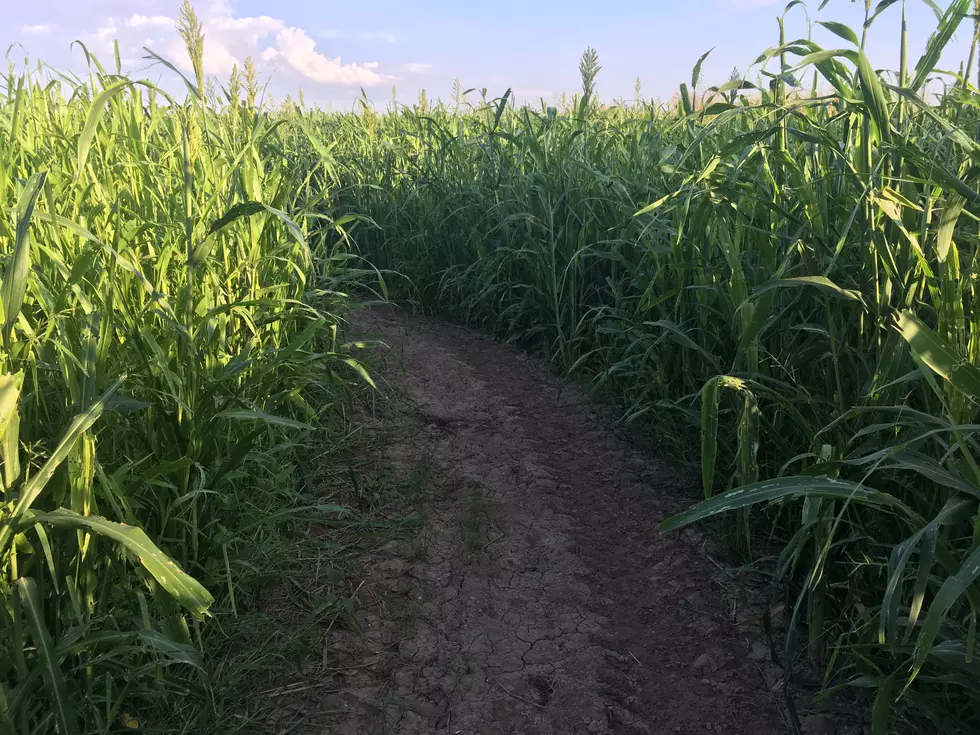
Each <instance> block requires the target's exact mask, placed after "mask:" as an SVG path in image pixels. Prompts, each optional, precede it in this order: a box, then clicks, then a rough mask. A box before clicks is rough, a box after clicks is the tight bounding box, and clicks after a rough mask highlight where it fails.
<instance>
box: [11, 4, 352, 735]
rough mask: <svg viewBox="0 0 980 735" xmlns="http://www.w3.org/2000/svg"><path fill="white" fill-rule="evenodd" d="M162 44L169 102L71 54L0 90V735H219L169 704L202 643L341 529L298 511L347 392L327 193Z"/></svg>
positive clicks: (251, 96)
mask: <svg viewBox="0 0 980 735" xmlns="http://www.w3.org/2000/svg"><path fill="white" fill-rule="evenodd" d="M179 30H180V32H181V35H182V36H183V38H184V41H185V42H186V44H187V48H188V51H189V55H190V58H191V59H192V60H193V65H194V74H193V75H191V76H189V77H183V76H182V75H180V72H179V71H178V70H177V69H176V68H175V67H173V66H171V64H170V62H168V61H166V60H164V59H161V58H159V57H157V58H155V59H151V61H153V62H155V63H157V64H158V65H162V66H158V68H163V70H164V72H165V74H167V75H170V76H171V77H172V78H173V79H174V80H176V81H177V83H178V84H180V85H181V86H185V87H186V90H185V94H183V95H181V96H180V97H179V98H178V97H172V96H169V95H168V94H167V93H166V92H165V91H163V90H162V89H160V88H158V87H157V86H155V85H154V84H151V83H149V82H146V81H140V80H137V79H133V78H128V77H126V76H123V75H121V74H120V73H119V68H118V64H119V55H118V50H117V53H116V59H115V66H111V65H107V66H103V65H102V64H100V62H99V60H98V59H96V58H95V57H93V56H90V55H89V54H88V51H87V50H85V49H84V47H82V48H81V50H82V52H84V54H85V56H86V58H87V62H88V63H87V66H88V74H87V75H86V76H84V77H76V76H73V75H70V74H67V73H66V74H62V73H59V72H57V71H52V70H50V69H48V68H46V67H42V66H41V65H38V67H37V70H33V69H27V70H24V71H14V70H13V67H12V68H11V71H10V72H9V73H8V74H7V75H6V76H4V77H3V81H2V84H0V203H2V205H3V212H2V216H0V253H2V256H0V257H2V271H3V272H2V281H0V306H2V312H0V459H2V476H0V482H2V486H0V488H2V501H0V503H2V504H0V521H2V523H0V559H2V567H0V568H2V575H0V732H3V733H17V734H23V735H27V733H53V732H57V733H60V734H61V735H72V733H76V734H77V733H81V732H86V733H88V732H109V731H115V730H116V728H117V727H120V726H122V727H137V726H139V724H140V720H139V719H138V718H136V717H134V712H135V713H139V714H140V716H142V714H143V713H146V712H153V711H154V708H156V710H155V711H156V712H157V714H158V715H160V716H159V717H157V718H155V719H154V718H151V723H154V724H155V725H156V726H161V725H167V726H170V728H171V730H168V731H175V730H177V729H179V728H180V726H181V724H180V723H181V720H182V717H183V716H182V715H179V714H178V710H179V708H180V707H187V708H188V709H189V710H190V711H191V714H190V715H189V716H188V717H187V718H184V719H185V720H186V721H185V725H184V726H185V727H189V728H190V729H189V730H187V731H193V732H206V731H214V732H222V733H227V732H232V731H236V730H237V729H238V727H239V725H240V722H239V721H238V720H229V721H225V722H220V723H214V722H208V721H206V718H205V719H204V720H202V719H200V713H201V712H207V711H208V707H207V706H200V707H197V706H196V705H194V704H193V703H194V702H198V703H200V702H206V701H207V700H208V699H209V697H211V696H212V694H213V692H212V689H211V686H212V678H211V677H210V676H209V672H210V670H211V669H212V668H213V662H210V663H209V662H207V661H205V660H204V658H203V656H202V652H208V651H212V650H214V647H213V646H210V645H209V644H208V642H207V638H208V635H209V634H211V633H215V632H216V629H215V627H214V626H215V625H217V624H219V623H220V624H221V625H225V624H228V623H230V621H232V620H233V619H234V617H236V616H237V615H238V609H237V608H236V601H237V603H238V605H239V606H240V605H241V604H242V594H243V590H247V583H248V582H249V581H250V580H251V581H255V580H262V579H264V578H265V577H266V576H268V575H269V574H270V571H271V573H273V574H274V573H275V570H269V569H268V568H263V565H267V564H268V563H269V558H270V557H269V556H268V554H267V552H269V551H270V547H269V545H270V544H272V545H273V546H275V544H276V543H278V542H277V540H276V538H277V534H278V533H279V531H280V525H279V524H281V522H282V521H283V519H284V518H287V517H289V516H290V515H291V514H303V515H305V516H307V517H308V516H311V515H318V517H323V518H327V517H332V514H335V513H336V512H338V511H340V510H341V509H340V508H337V507H334V506H331V505H326V506H323V505H321V506H313V507H308V506H302V505H301V503H302V501H303V499H304V498H305V497H306V495H304V493H303V492H301V491H300V489H299V488H301V486H302V485H303V483H305V482H306V479H307V478H306V477H305V476H304V471H303V462H300V461H299V460H300V459H301V458H303V457H309V456H311V447H315V449H316V453H317V454H319V453H327V452H329V448H330V446H331V442H332V441H335V440H337V438H338V437H339V436H341V435H342V433H343V431H344V427H343V415H344V411H345V406H346V404H347V403H348V402H349V398H350V395H351V393H352V387H353V385H354V384H355V383H356V382H357V381H360V380H361V379H362V378H361V376H359V372H362V368H360V366H359V364H358V363H356V362H355V361H354V359H353V358H352V356H351V354H352V353H351V350H352V348H351V346H350V345H347V344H345V343H343V341H342V332H341V330H340V327H341V326H342V314H343V313H344V310H345V308H346V304H347V297H346V295H345V294H344V290H343V286H344V284H345V283H346V282H347V281H348V279H349V278H350V277H351V276H352V274H353V271H351V270H350V269H349V267H348V253H347V245H346V241H345V239H344V233H343V230H342V225H343V222H335V221H333V220H331V219H330V218H329V217H328V215H327V214H326V211H327V209H326V206H325V203H324V198H325V196H326V191H328V190H329V188H330V187H329V186H328V184H329V182H330V181H331V180H332V174H331V173H330V169H329V167H328V166H327V165H325V163H324V161H323V159H321V158H320V157H319V156H318V155H316V154H315V153H314V150H315V147H314V146H313V145H311V143H310V141H309V139H308V138H306V136H305V134H304V133H303V124H302V120H299V119H298V118H299V116H298V115H294V116H293V117H292V118H291V120H288V119H285V118H284V117H282V116H276V117H278V118H279V119H274V116H272V115H270V114H269V113H268V112H266V111H263V110H261V109H260V107H259V103H258V98H259V97H260V96H261V93H262V83H261V82H260V81H259V79H258V78H257V76H256V74H255V69H254V67H252V65H251V64H246V65H245V67H244V68H243V69H242V70H241V72H240V73H239V71H238V70H236V72H235V73H234V74H233V75H232V78H231V81H230V84H229V85H228V87H227V89H221V90H220V91H219V92H217V93H216V92H215V89H217V88H216V87H214V85H213V82H211V81H209V80H207V79H206V78H205V76H204V73H203V70H202V66H203V64H202V54H203V51H202V49H203V42H204V39H203V34H202V29H201V26H200V23H199V22H198V20H197V18H196V16H195V15H194V13H193V10H192V9H191V8H190V6H189V5H187V4H185V6H184V8H183V10H182V11H181V15H180V19H179ZM168 67H169V68H168ZM222 93H223V94H222ZM273 551H274V549H273ZM214 613H220V614H218V620H219V623H215V622H214V621H213V619H211V615H212V614H214ZM222 619H223V620H224V621H225V622H224V623H221V622H220V621H221V620H222ZM220 633H221V629H220V628H219V629H218V630H217V634H218V637H219V638H220V637H221V636H220ZM141 705H142V706H141ZM195 707H196V709H195ZM134 708H135V709H134ZM211 711H214V708H213V707H212V708H211ZM195 712H197V713H198V714H195ZM234 714H235V715H236V716H238V715H245V714H246V713H244V712H235V713H234ZM195 717H197V719H194V718H195ZM243 719H244V718H243ZM187 723H189V725H188V724H187Z"/></svg>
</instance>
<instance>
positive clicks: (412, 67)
mask: <svg viewBox="0 0 980 735" xmlns="http://www.w3.org/2000/svg"><path fill="white" fill-rule="evenodd" d="M431 68H432V64H405V71H410V72H412V74H425V73H426V72H427V71H429V69H431Z"/></svg>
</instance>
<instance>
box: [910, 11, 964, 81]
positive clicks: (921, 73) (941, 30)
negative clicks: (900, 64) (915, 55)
mask: <svg viewBox="0 0 980 735" xmlns="http://www.w3.org/2000/svg"><path fill="white" fill-rule="evenodd" d="M970 2H971V0H953V1H952V2H951V3H950V4H949V7H948V8H946V12H945V14H944V15H943V17H942V19H941V20H940V21H939V27H938V28H936V31H935V32H934V33H933V34H932V35H931V36H929V41H928V42H927V43H926V50H925V51H924V52H923V54H922V56H921V57H919V61H918V63H917V64H916V65H915V72H914V74H913V75H912V80H911V81H910V82H909V89H911V90H913V91H915V92H918V91H919V89H920V88H921V87H922V85H923V84H925V83H926V79H927V78H928V76H929V75H930V74H931V73H932V71H933V69H935V68H936V64H938V63H939V59H940V58H941V57H942V55H943V51H944V50H945V49H946V46H947V45H949V42H950V41H951V40H952V38H953V35H954V34H955V33H956V29H957V28H959V25H960V21H962V20H963V18H965V17H966V15H967V13H969V12H970Z"/></svg>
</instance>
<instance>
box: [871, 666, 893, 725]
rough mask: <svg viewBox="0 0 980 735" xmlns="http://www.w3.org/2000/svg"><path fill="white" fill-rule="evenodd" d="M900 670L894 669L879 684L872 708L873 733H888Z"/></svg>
mask: <svg viewBox="0 0 980 735" xmlns="http://www.w3.org/2000/svg"><path fill="white" fill-rule="evenodd" d="M897 678H898V672H897V671H893V672H892V673H891V674H890V675H889V676H887V677H886V678H885V680H884V681H883V682H882V683H881V684H880V685H879V686H878V693H877V694H876V695H875V702H874V706H873V707H872V709H871V735H888V723H889V721H890V720H891V715H892V695H893V693H894V691H895V681H896V679H897Z"/></svg>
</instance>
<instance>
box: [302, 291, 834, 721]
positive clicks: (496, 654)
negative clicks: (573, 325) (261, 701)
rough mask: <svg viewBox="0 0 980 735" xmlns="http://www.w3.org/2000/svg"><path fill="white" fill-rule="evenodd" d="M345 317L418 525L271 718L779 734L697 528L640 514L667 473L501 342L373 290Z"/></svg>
mask: <svg viewBox="0 0 980 735" xmlns="http://www.w3.org/2000/svg"><path fill="white" fill-rule="evenodd" d="M355 326H356V328H357V331H359V332H361V333H363V334H364V335H365V336H375V337H377V338H379V339H381V340H383V341H384V342H385V343H386V344H387V345H388V346H389V347H390V353H389V354H388V357H387V358H386V359H385V360H383V362H382V364H381V369H380V374H381V378H382V379H383V388H386V389H387V390H388V392H389V393H390V394H391V396H392V403H390V404H387V405H388V409H387V410H378V411H374V412H371V411H366V412H365V415H364V416H362V417H361V420H362V421H363V422H364V423H365V424H366V425H367V427H368V429H367V430H368V432H369V434H370V435H371V436H372V437H373V441H372V442H370V445H371V447H372V448H371V449H370V450H369V454H371V455H372V456H371V457H370V459H371V461H372V462H374V463H376V465H377V466H378V467H394V468H396V470H398V471H401V472H404V473H410V472H418V468H419V467H424V472H422V474H421V475H420V476H422V477H423V478H424V484H425V487H424V488H423V489H422V494H423V496H424V499H423V500H421V501H420V502H421V503H422V505H423V506H424V508H425V510H426V523H425V528H424V530H423V531H421V533H420V535H419V536H418V538H416V539H415V540H413V541H409V540H400V541H393V542H390V543H388V544H386V545H385V546H383V547H382V548H380V549H378V550H376V551H375V552H374V553H372V554H371V555H370V557H369V558H368V560H367V563H366V568H365V570H364V578H363V580H362V582H361V583H359V587H358V588H357V592H356V596H355V601H356V603H357V605H358V606H359V611H358V613H357V620H358V623H359V628H360V630H358V631H349V630H336V629H333V630H331V631H330V632H329V634H328V636H327V639H326V640H325V643H324V653H323V657H324V659H323V662H324V664H325V669H329V671H330V672H332V673H331V674H330V681H328V682H325V683H324V686H323V687H322V688H321V689H320V690H319V693H317V694H315V696H314V697H313V699H312V700H310V701H306V702H305V703H304V704H303V705H302V710H303V716H302V718H301V722H297V723H296V726H295V729H293V730H292V731H293V732H309V733H324V734H326V733H331V734H334V733H336V734H337V735H377V734H380V733H397V734H399V735H415V734H422V733H427V734H428V733H452V734H454V735H498V734H502V733H527V734H534V735H558V734H559V733H560V734H562V735H568V734H574V733H617V734H620V733H621V734H623V735H641V734H643V735H646V734H650V733H704V732H718V733H753V734H758V735H766V734H768V733H785V732H787V728H786V725H785V724H784V721H783V717H782V715H781V714H780V710H779V707H778V706H777V704H776V700H777V696H776V694H775V693H774V690H778V688H779V684H778V672H774V668H777V669H778V667H774V666H773V664H772V663H771V661H770V660H769V652H768V649H767V648H766V647H765V646H764V645H760V638H761V635H760V633H759V632H758V626H757V621H756V620H755V619H754V617H753V613H752V612H751V610H749V609H748V608H747V607H746V606H744V605H743V604H741V603H740V602H739V601H738V599H737V597H735V596H733V595H732V594H731V590H730V589H729V588H728V587H726V586H725V585H723V584H720V583H719V570H718V568H717V565H715V564H714V563H713V562H712V561H711V559H710V558H709V557H708V556H707V554H706V552H705V546H706V542H705V541H704V538H703V536H702V535H701V534H700V533H699V532H697V531H694V530H687V531H684V532H681V533H675V534H670V535H666V536H665V535H662V534H661V533H660V532H659V531H658V530H657V524H658V522H660V521H661V520H663V518H665V517H666V516H667V515H668V514H669V513H670V512H674V511H676V510H677V509H678V508H680V507H683V506H684V505H686V504H688V503H689V502H691V501H692V500H693V499H695V494H694V492H693V491H692V489H691V484H690V482H689V480H688V478H686V477H685V476H684V475H682V474H680V473H678V472H677V471H676V470H672V469H671V467H670V465H669V463H668V462H666V461H664V460H662V459H657V458H652V457H651V456H649V454H648V453H642V452H640V451H638V450H637V449H636V448H635V447H634V446H633V445H632V444H631V443H630V442H629V441H628V440H627V439H626V438H624V437H621V436H619V435H618V434H617V432H616V431H614V430H613V429H612V428H611V427H612V421H611V420H610V417H609V415H607V413H606V412H605V411H604V409H602V408H600V407H597V406H595V405H594V404H593V403H592V402H590V401H589V400H588V398H587V397H586V396H585V395H584V393H583V392H582V391H581V390H579V389H578V388H576V387H575V386H569V385H565V384H563V383H562V382H561V381H560V380H558V379H557V378H555V377H554V376H553V374H551V373H550V371H549V370H548V369H547V367H546V366H544V365H543V364H541V363H539V362H538V361H537V360H536V359H534V358H531V357H528V356H526V355H524V354H522V353H520V352H519V351H518V350H516V349H513V348H511V347H509V346H507V345H502V344H499V343H495V342H493V341H491V340H488V339H486V338H484V337H482V336H479V335H475V334H473V333H471V332H469V331H467V330H465V329H462V328H459V327H455V326H451V325H448V324H445V323H442V322H439V321H436V320H432V319H427V318H424V317H419V316H412V315H406V314H404V313H401V312H399V311H396V310H394V309H389V308H373V309H367V310H364V311H362V312H360V313H359V314H358V315H356V320H355ZM821 722H823V721H821ZM823 725H826V727H825V726H823ZM823 725H821V723H820V722H818V723H816V724H815V725H813V728H812V731H814V732H816V731H820V732H830V733H832V732H833V731H834V730H835V729H836V727H835V726H834V725H833V723H832V721H831V722H830V724H829V725H827V723H826V722H823ZM808 729H811V728H809V727H808Z"/></svg>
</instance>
